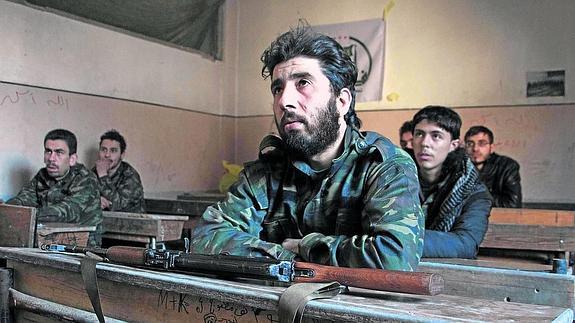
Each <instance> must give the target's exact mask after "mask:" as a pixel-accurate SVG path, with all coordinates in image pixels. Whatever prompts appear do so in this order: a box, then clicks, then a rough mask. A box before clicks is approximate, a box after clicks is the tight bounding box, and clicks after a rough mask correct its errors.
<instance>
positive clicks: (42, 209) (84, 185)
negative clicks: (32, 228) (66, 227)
mask: <svg viewBox="0 0 575 323" xmlns="http://www.w3.org/2000/svg"><path fill="white" fill-rule="evenodd" d="M7 203H8V204H14V205H24V206H31V207H36V208H38V213H37V219H38V222H66V223H78V224H81V225H96V226H97V230H96V233H95V235H93V237H92V239H95V240H93V241H92V242H91V243H99V241H100V233H101V223H102V210H101V209H100V194H99V193H98V182H97V179H96V176H95V175H94V173H92V172H91V171H90V170H88V169H87V168H86V167H85V166H84V165H82V164H80V163H77V164H76V165H75V166H72V167H70V171H69V172H68V174H67V175H66V176H64V178H62V179H61V180H59V181H56V180H55V179H54V178H52V177H50V176H49V175H48V173H47V172H46V168H42V169H41V170H40V171H39V172H38V173H37V174H36V176H34V178H33V179H32V180H31V181H30V182H29V183H27V184H26V185H24V187H23V188H22V190H20V192H19V193H18V195H16V196H15V197H13V198H11V199H10V200H8V202H7Z"/></svg>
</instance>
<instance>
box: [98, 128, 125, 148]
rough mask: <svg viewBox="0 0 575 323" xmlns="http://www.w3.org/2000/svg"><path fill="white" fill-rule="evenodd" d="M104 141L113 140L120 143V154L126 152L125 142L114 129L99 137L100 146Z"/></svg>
mask: <svg viewBox="0 0 575 323" xmlns="http://www.w3.org/2000/svg"><path fill="white" fill-rule="evenodd" d="M105 139H108V140H114V141H117V142H119V143H120V153H122V154H123V153H124V151H126V140H125V139H124V137H123V136H122V135H121V134H120V133H119V132H118V130H116V129H111V130H110V131H108V132H106V133H105V134H103V135H102V136H101V137H100V145H101V144H102V141H104V140H105Z"/></svg>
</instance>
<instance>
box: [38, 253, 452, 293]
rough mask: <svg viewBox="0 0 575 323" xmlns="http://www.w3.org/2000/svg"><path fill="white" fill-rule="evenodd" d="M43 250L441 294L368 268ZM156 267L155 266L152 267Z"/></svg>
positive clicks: (439, 284)
mask: <svg viewBox="0 0 575 323" xmlns="http://www.w3.org/2000/svg"><path fill="white" fill-rule="evenodd" d="M42 249H44V250H52V251H64V252H77V253H85V252H87V251H90V252H94V253H97V254H99V255H101V256H103V257H105V258H107V259H108V260H110V261H111V262H114V263H120V264H125V265H134V266H150V264H154V263H155V262H154V260H161V261H159V262H157V263H161V264H163V265H164V268H166V269H168V268H173V269H176V270H185V271H192V272H193V271H196V272H204V273H209V274H227V275H234V276H239V277H251V278H260V279H268V280H269V279H274V280H279V281H284V282H288V281H291V282H295V283H320V282H333V281H337V282H339V283H340V284H342V285H346V286H351V287H359V288H366V289H373V290H380V291H388V292H398V293H408V294H418V295H437V294H439V293H441V292H442V291H443V287H444V281H443V277H441V275H439V274H431V273H422V272H406V271H397V270H382V269H372V268H346V267H333V266H324V265H318V264H314V263H308V262H301V261H295V262H290V261H279V260H273V259H267V258H247V257H240V256H229V255H201V254H189V253H184V252H180V251H169V252H170V253H172V254H173V255H175V256H174V257H168V258H169V259H170V260H171V261H170V263H169V264H166V262H165V261H166V259H165V258H160V257H159V258H157V259H154V258H153V257H154V255H155V253H154V250H151V249H145V248H139V247H126V246H113V247H110V248H108V249H102V248H90V247H88V248H76V247H73V246H66V245H49V246H42ZM156 267H157V265H156Z"/></svg>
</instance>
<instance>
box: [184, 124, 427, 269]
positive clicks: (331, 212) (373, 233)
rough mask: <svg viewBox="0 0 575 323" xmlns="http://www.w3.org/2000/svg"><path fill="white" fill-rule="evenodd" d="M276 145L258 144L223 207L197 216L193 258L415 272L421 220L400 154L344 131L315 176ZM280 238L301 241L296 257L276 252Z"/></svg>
mask: <svg viewBox="0 0 575 323" xmlns="http://www.w3.org/2000/svg"><path fill="white" fill-rule="evenodd" d="M281 144H282V143H281V139H279V138H278V137H266V138H265V139H264V141H263V142H262V145H261V146H260V158H259V159H258V160H257V161H255V162H251V163H247V164H246V165H245V168H244V170H243V171H242V172H241V173H240V179H239V180H238V182H236V183H235V184H234V185H232V187H231V188H230V191H229V193H228V195H227V198H226V200H224V201H222V202H219V203H217V204H216V205H213V206H211V207H209V208H208V209H207V210H206V211H205V212H204V214H203V216H202V218H201V219H200V221H199V223H198V226H197V227H196V229H195V230H194V232H193V234H192V246H191V247H192V251H193V252H196V253H206V254H231V255H240V256H249V257H271V258H275V259H283V260H291V259H294V258H296V257H298V258H301V259H303V260H304V261H309V262H315V263H320V264H327V265H334V266H342V267H369V268H385V269H393V270H415V268H416V267H417V265H418V263H419V259H420V257H421V253H422V250H423V235H424V221H425V220H424V215H423V212H422V210H421V207H420V203H419V196H418V194H419V183H418V178H417V171H416V167H415V164H414V162H413V160H412V159H411V158H410V157H409V155H407V153H405V152H404V151H403V150H401V149H400V148H398V147H396V146H394V145H393V144H392V143H391V142H390V141H389V140H388V139H386V138H384V137H382V136H380V135H378V134H376V133H360V132H359V131H357V130H356V129H351V128H349V129H348V130H347V132H346V138H345V151H344V152H343V153H342V155H341V156H340V157H339V158H337V159H336V160H334V161H333V163H332V166H331V168H329V169H327V170H325V171H323V172H319V173H318V172H315V171H314V170H312V169H311V167H310V166H309V165H307V164H305V163H303V162H301V161H290V160H289V159H288V158H287V157H286V156H285V154H284V152H283V151H282V148H281ZM270 148H271V149H270ZM286 238H294V239H302V240H301V241H300V243H299V254H297V255H296V254H294V253H293V252H291V251H289V250H287V249H284V248H283V247H282V246H281V243H282V241H284V240H285V239H286Z"/></svg>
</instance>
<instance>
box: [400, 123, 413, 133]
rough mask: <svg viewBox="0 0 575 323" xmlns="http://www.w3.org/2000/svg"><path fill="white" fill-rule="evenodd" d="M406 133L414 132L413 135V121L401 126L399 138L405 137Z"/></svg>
mask: <svg viewBox="0 0 575 323" xmlns="http://www.w3.org/2000/svg"><path fill="white" fill-rule="evenodd" d="M406 132H412V133H413V121H412V120H407V121H405V122H404V123H403V124H402V125H401V128H399V136H400V137H401V135H403V134H404V133H406Z"/></svg>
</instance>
